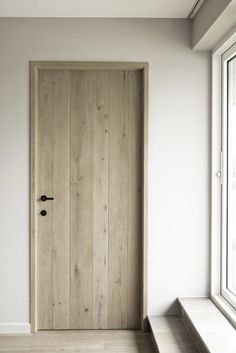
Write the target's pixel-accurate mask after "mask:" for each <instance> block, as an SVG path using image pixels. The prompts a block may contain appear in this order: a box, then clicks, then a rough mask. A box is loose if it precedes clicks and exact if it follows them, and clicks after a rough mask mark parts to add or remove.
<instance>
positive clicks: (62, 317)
mask: <svg viewBox="0 0 236 353" xmlns="http://www.w3.org/2000/svg"><path fill="white" fill-rule="evenodd" d="M52 92H53V99H52V119H53V163H52V174H53V175H52V195H53V196H54V197H55V202H54V201H53V202H52V201H51V203H52V204H53V220H52V225H53V251H52V258H53V264H52V268H53V273H52V275H53V279H52V283H53V304H52V309H53V328H54V329H61V328H64V327H65V326H66V327H68V326H69V322H70V312H69V306H70V288H69V286H70V261H69V260H70V239H69V231H70V213H69V212H68V210H69V204H70V193H69V187H70V186H69V185H70V183H69V181H70V121H69V119H68V116H69V112H70V72H69V71H54V72H53V73H52ZM65 117H66V118H65ZM49 196H50V195H49ZM49 202H50V201H49ZM49 202H47V205H48V204H49ZM45 203H46V202H45ZM44 218H46V217H44Z"/></svg>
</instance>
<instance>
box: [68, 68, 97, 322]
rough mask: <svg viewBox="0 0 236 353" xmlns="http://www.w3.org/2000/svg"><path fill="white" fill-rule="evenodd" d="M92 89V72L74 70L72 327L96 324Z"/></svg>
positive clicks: (72, 106)
mask: <svg viewBox="0 0 236 353" xmlns="http://www.w3.org/2000/svg"><path fill="white" fill-rule="evenodd" d="M93 88H94V73H93V72H91V71H83V72H82V71H81V72H79V71H73V72H71V203H70V212H71V279H70V283H71V286H70V292H71V293H70V303H71V305H70V327H71V328H73V329H76V328H77V329H86V328H92V326H93V278H92V275H93V273H92V270H93V229H92V228H93V216H92V202H93V196H92V193H93V190H92V189H93V175H92V159H93V141H92V138H93V136H92V126H93V108H94V106H93V103H94V98H93Z"/></svg>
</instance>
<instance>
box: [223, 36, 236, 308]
mask: <svg viewBox="0 0 236 353" xmlns="http://www.w3.org/2000/svg"><path fill="white" fill-rule="evenodd" d="M234 57H236V43H235V44H234V45H232V46H231V47H230V48H229V49H228V50H226V51H225V52H224V54H223V55H222V69H221V70H222V122H221V134H222V137H221V139H222V148H221V150H222V170H221V173H222V187H221V188H222V191H221V195H222V196H221V295H222V296H223V298H225V299H226V300H227V302H228V303H229V304H230V305H231V306H232V307H233V308H234V310H236V296H235V295H234V294H233V293H232V292H231V291H230V290H229V289H228V288H227V281H228V279H227V277H228V274H227V272H228V269H227V268H228V259H227V256H228V255H227V254H228V231H227V228H228V227H227V224H228V212H227V210H228V148H229V147H228V122H229V114H228V101H229V98H228V97H229V92H228V91H229V75H228V68H229V66H228V65H229V62H230V61H231V60H232V59H233V58H234Z"/></svg>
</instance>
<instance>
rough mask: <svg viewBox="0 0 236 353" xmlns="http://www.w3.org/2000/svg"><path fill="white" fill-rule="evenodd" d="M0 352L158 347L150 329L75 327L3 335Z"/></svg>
mask: <svg viewBox="0 0 236 353" xmlns="http://www.w3.org/2000/svg"><path fill="white" fill-rule="evenodd" d="M0 352H1V353H2V352H4V353H5V352H7V353H13V352H14V353H15V352H17V353H24V352H30V353H36V352H37V353H41V352H43V353H55V352H63V353H67V352H68V353H69V352H70V353H71V352H73V353H75V352H84V353H113V352H114V353H155V350H154V346H153V343H152V339H151V336H150V334H149V333H142V332H140V331H131V330H124V331H121V330H119V331H118V330H109V331H108V330H102V331H97V330H93V331H88V330H82V331H77V330H73V331H40V332H37V333H36V334H33V335H18V336H13V335H4V336H3V335H2V336H0Z"/></svg>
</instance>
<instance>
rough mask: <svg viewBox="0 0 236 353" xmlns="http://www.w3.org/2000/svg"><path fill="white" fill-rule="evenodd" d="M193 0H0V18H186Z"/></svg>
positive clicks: (194, 0) (193, 2)
mask: <svg viewBox="0 0 236 353" xmlns="http://www.w3.org/2000/svg"><path fill="white" fill-rule="evenodd" d="M195 3H196V0H0V17H131V18H132V17H140V18H142V17H143V18H186V17H187V16H188V14H189V12H190V11H191V9H192V8H193V6H194V4H195Z"/></svg>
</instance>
